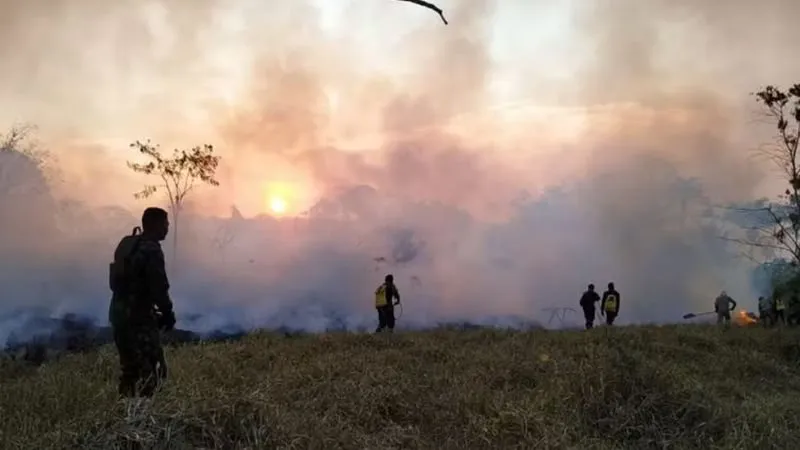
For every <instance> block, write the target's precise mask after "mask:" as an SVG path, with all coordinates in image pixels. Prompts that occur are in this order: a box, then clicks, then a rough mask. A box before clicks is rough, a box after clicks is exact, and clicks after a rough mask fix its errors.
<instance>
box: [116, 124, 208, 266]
mask: <svg viewBox="0 0 800 450" xmlns="http://www.w3.org/2000/svg"><path fill="white" fill-rule="evenodd" d="M130 146H131V148H134V149H136V150H137V151H138V152H139V153H141V154H142V155H144V156H146V157H147V159H149V160H150V161H149V162H147V163H144V164H140V163H134V162H130V161H128V167H130V168H131V170H133V171H134V172H138V173H142V174H145V175H152V176H156V177H158V178H160V180H161V182H160V183H157V184H149V185H145V187H144V188H143V189H142V190H141V191H139V192H137V193H135V194H134V197H136V198H149V197H151V196H152V195H153V194H155V193H156V192H158V191H159V189H163V190H164V191H165V193H166V194H167V197H168V199H169V210H170V212H171V213H172V250H173V254H172V259H173V263H174V262H175V261H176V260H177V254H178V223H179V219H180V214H181V211H182V209H183V205H184V200H185V199H186V196H187V195H188V194H189V192H191V191H192V189H193V188H194V187H195V186H196V185H197V184H198V183H205V184H208V185H211V186H219V182H218V181H217V180H216V178H215V175H216V171H217V166H219V160H220V157H219V156H216V155H214V147H213V146H211V145H208V144H206V145H203V146H202V147H199V146H198V147H193V148H191V149H189V150H179V149H175V150H173V153H172V156H171V157H166V156H164V155H163V154H162V153H161V151H160V150H159V146H158V145H153V144H151V143H150V141H149V140H148V141H147V142H141V141H136V142H134V143H132V144H131V145H130Z"/></svg>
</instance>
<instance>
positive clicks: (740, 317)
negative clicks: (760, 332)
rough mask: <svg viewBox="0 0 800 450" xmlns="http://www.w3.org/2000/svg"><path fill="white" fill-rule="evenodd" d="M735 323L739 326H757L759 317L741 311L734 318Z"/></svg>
mask: <svg viewBox="0 0 800 450" xmlns="http://www.w3.org/2000/svg"><path fill="white" fill-rule="evenodd" d="M734 321H735V322H736V324H737V325H739V326H742V327H746V326H748V325H755V324H757V323H758V316H756V315H755V314H754V313H751V312H747V311H744V310H741V311H739V312H738V313H737V314H736V316H735V317H734Z"/></svg>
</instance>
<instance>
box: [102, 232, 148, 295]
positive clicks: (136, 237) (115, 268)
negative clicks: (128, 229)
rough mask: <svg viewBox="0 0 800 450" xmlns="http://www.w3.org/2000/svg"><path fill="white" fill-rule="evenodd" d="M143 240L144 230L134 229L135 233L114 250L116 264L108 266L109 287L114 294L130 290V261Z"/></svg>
mask: <svg viewBox="0 0 800 450" xmlns="http://www.w3.org/2000/svg"><path fill="white" fill-rule="evenodd" d="M141 238H142V229H141V228H139V227H134V228H133V232H132V233H131V234H130V235H128V236H125V237H123V238H122V240H121V241H119V244H117V249H116V250H114V262H112V263H111V264H109V265H108V287H109V288H110V289H111V292H113V293H114V294H123V293H125V292H126V291H127V290H128V289H129V288H130V260H131V256H133V253H134V252H135V251H136V249H137V248H138V247H139V242H140V241H141Z"/></svg>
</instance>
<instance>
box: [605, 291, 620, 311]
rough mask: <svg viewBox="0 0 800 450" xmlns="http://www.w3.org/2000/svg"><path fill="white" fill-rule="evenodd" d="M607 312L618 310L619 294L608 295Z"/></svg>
mask: <svg viewBox="0 0 800 450" xmlns="http://www.w3.org/2000/svg"><path fill="white" fill-rule="evenodd" d="M605 310H606V312H617V296H616V295H614V294H609V296H608V297H606V307H605Z"/></svg>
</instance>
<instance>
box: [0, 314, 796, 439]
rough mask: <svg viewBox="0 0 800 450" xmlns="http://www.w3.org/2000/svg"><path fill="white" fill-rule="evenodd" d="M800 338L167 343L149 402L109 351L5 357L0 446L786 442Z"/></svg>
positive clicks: (488, 334) (654, 330) (537, 336)
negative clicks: (163, 379) (119, 383)
mask: <svg viewBox="0 0 800 450" xmlns="http://www.w3.org/2000/svg"><path fill="white" fill-rule="evenodd" d="M798 338H800V332H798V331H796V330H763V329H760V328H734V329H731V330H728V331H723V330H721V329H719V328H716V327H713V326H706V325H695V326H666V327H618V328H614V329H607V328H598V329H595V330H592V331H590V332H582V331H544V330H534V331H525V332H515V331H502V330H489V329H478V330H455V329H439V330H432V331H424V332H398V333H396V334H394V335H369V334H346V333H327V334H321V335H303V336H296V337H293V338H291V339H287V338H286V336H284V335H281V334H278V333H266V332H265V333H256V334H252V335H248V336H245V337H243V338H242V339H240V340H236V341H229V342H217V343H206V342H200V343H193V344H185V345H180V346H170V347H167V350H166V351H167V359H168V361H169V364H170V369H171V371H170V379H169V381H168V384H167V385H166V386H165V387H164V389H163V390H162V391H161V392H160V393H159V394H158V396H157V397H156V398H155V399H154V400H153V401H152V402H150V403H144V404H135V403H130V402H122V401H119V400H118V399H117V398H116V377H117V373H118V372H117V371H118V367H117V357H116V353H115V352H114V349H113V347H111V346H104V347H102V348H100V349H99V350H95V351H91V352H84V353H80V354H67V355H65V356H63V357H61V358H59V359H57V360H54V361H48V362H45V363H44V364H41V365H38V366H32V365H29V364H28V365H23V364H21V363H20V362H18V361H8V360H7V361H4V362H2V363H0V418H2V420H0V448H3V449H13V448H20V449H23V448H24V449H31V448H40V449H46V448H59V449H61V448H85V449H117V448H154V449H167V448H175V449H197V448H223V449H244V448H253V449H256V448H259V449H270V448H284V449H400V448H403V449H417V448H418V449H512V448H525V449H532V448H564V449H651V448H652V449H666V448H669V449H715V448H719V449H723V448H724V449H768V448H772V449H793V448H799V447H798V445H800V444H798V434H797V433H798V432H797V430H798V429H800V376H799V375H800V351H798V342H800V340H798Z"/></svg>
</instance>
